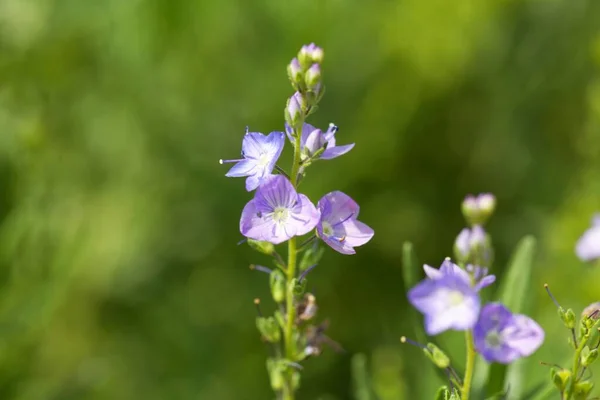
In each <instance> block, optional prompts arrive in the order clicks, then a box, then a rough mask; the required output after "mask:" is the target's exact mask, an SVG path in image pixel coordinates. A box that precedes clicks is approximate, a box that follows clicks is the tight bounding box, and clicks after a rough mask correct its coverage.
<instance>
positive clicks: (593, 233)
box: [575, 214, 600, 261]
mask: <svg viewBox="0 0 600 400" xmlns="http://www.w3.org/2000/svg"><path fill="white" fill-rule="evenodd" d="M575 253H576V254H577V257H579V259H580V260H581V261H594V260H597V259H600V214H596V215H594V217H593V218H592V227H591V228H589V229H588V230H587V231H585V233H584V234H583V235H581V237H580V238H579V240H578V241H577V245H576V246H575Z"/></svg>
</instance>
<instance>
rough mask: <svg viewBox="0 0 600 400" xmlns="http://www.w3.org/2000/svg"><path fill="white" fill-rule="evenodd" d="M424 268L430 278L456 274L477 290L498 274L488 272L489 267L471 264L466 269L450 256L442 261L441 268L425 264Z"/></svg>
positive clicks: (488, 283) (490, 281)
mask: <svg viewBox="0 0 600 400" xmlns="http://www.w3.org/2000/svg"><path fill="white" fill-rule="evenodd" d="M423 270H424V271H425V275H426V276H427V278H429V279H441V278H443V277H444V276H445V275H456V276H457V277H458V278H459V279H461V280H462V281H464V282H466V283H468V284H469V285H470V286H473V288H474V289H475V290H476V291H477V292H478V291H480V290H481V289H483V288H484V287H487V286H489V285H491V284H492V283H494V281H495V280H496V276H494V275H488V274H487V273H488V269H487V268H481V267H478V266H473V265H471V264H469V265H467V269H466V270H464V269H462V268H461V267H459V266H458V265H456V264H454V263H453V262H452V261H450V259H449V258H447V259H445V260H444V262H442V265H441V266H440V268H439V269H436V268H433V267H431V266H429V265H427V264H425V265H423Z"/></svg>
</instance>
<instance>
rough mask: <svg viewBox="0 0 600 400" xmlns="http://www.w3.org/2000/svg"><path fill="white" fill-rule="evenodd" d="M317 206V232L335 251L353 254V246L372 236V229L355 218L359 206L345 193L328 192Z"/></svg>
mask: <svg viewBox="0 0 600 400" xmlns="http://www.w3.org/2000/svg"><path fill="white" fill-rule="evenodd" d="M317 207H318V208H319V211H320V212H321V221H319V223H318V225H317V234H318V236H319V237H320V238H321V239H323V241H324V242H325V243H327V244H328V245H329V246H330V247H331V248H332V249H334V250H335V251H338V252H340V253H342V254H355V253H356V252H355V251H354V247H357V246H362V245H363V244H365V243H367V242H368V241H369V240H371V238H372V237H373V235H374V232H373V229H371V228H370V227H369V226H367V225H366V224H364V223H362V222H360V221H358V220H357V218H358V212H359V210H360V208H359V206H358V204H356V202H355V201H354V200H352V199H351V198H350V197H349V196H348V195H347V194H345V193H342V192H340V191H335V192H331V193H328V194H326V195H325V196H323V197H322V198H321V200H319V203H318V204H317Z"/></svg>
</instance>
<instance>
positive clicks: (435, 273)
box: [423, 264, 444, 279]
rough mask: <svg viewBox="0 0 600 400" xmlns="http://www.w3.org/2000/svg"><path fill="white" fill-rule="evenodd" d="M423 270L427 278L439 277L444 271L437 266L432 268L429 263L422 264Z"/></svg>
mask: <svg viewBox="0 0 600 400" xmlns="http://www.w3.org/2000/svg"><path fill="white" fill-rule="evenodd" d="M423 271H425V275H426V276H427V277H428V278H429V279H440V278H442V277H443V276H444V273H443V272H442V271H440V270H439V269H437V268H433V267H432V266H430V265H427V264H424V265H423Z"/></svg>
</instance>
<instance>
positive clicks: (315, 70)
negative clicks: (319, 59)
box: [304, 64, 321, 91]
mask: <svg viewBox="0 0 600 400" xmlns="http://www.w3.org/2000/svg"><path fill="white" fill-rule="evenodd" d="M304 82H305V83H306V87H307V88H308V90H310V91H313V89H314V88H316V87H317V85H319V83H320V82H321V67H320V66H319V64H313V65H311V67H310V68H309V69H308V71H306V75H305V76H304Z"/></svg>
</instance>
